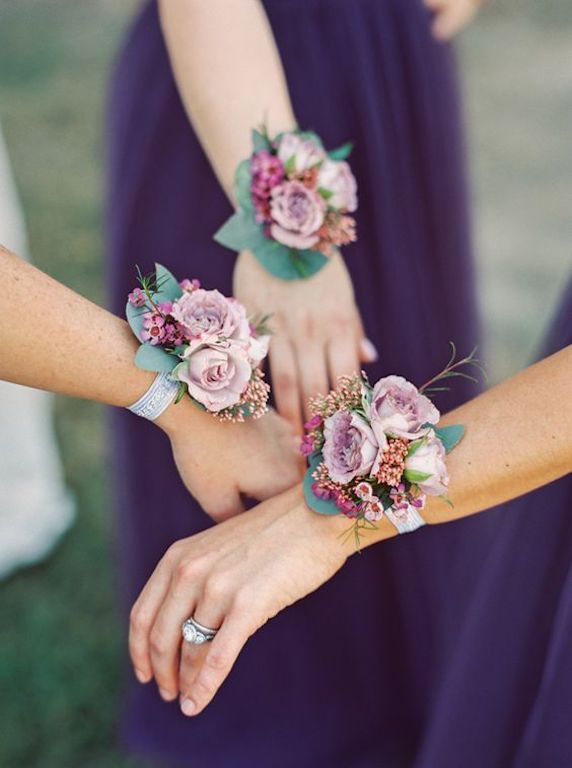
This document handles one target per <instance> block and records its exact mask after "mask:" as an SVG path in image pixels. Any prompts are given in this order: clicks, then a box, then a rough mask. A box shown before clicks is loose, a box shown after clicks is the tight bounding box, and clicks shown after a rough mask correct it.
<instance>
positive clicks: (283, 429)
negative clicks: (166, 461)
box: [156, 399, 303, 522]
mask: <svg viewBox="0 0 572 768" xmlns="http://www.w3.org/2000/svg"><path fill="white" fill-rule="evenodd" d="M156 423H157V424H158V426H160V427H161V428H162V429H163V430H164V431H165V432H166V433H167V435H168V436H169V439H170V441H171V446H172V449H173V457H174V459H175V464H176V465H177V469H178V470H179V474H180V475H181V479H182V481H183V482H184V484H185V486H186V487H187V488H188V490H189V491H190V492H191V493H192V494H193V496H194V497H195V498H196V499H197V501H198V502H199V504H200V505H201V506H202V508H203V509H204V510H205V512H206V513H207V515H210V517H212V518H213V520H215V521H216V522H220V521H221V520H226V519H227V518H228V517H231V516H233V515H236V514H238V513H240V512H242V511H243V510H244V507H243V504H242V501H241V497H240V495H241V494H246V495H247V496H251V497H252V498H255V499H258V500H259V501H262V500H264V499H268V498H270V497H272V496H275V495H276V494H277V493H281V492H282V491H285V490H286V489H287V488H291V487H292V486H293V485H294V484H295V483H297V482H298V481H299V480H300V477H301V474H302V471H303V464H302V461H301V457H300V453H299V450H298V442H299V441H298V439H297V438H296V437H295V435H294V432H293V431H292V428H291V427H290V426H289V424H288V423H287V422H286V421H285V420H284V419H282V418H280V416H278V414H276V413H275V412H273V411H270V412H269V413H267V414H266V415H265V416H263V417H262V418H261V419H247V420H246V421H245V422H244V423H242V424H232V423H230V422H219V421H217V420H216V419H215V418H214V417H213V416H212V415H211V414H208V413H205V412H204V411H201V410H200V409H199V408H197V407H196V406H195V405H193V403H191V402H190V401H189V400H187V399H185V400H183V401H181V402H180V403H178V404H177V405H171V406H170V407H169V408H168V409H167V411H166V412H165V413H164V414H163V416H161V418H160V419H158V420H157V422H156Z"/></svg>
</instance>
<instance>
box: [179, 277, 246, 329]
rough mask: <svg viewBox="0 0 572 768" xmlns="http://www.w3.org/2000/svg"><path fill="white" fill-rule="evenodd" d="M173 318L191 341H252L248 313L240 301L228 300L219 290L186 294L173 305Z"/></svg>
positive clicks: (186, 292)
mask: <svg viewBox="0 0 572 768" xmlns="http://www.w3.org/2000/svg"><path fill="white" fill-rule="evenodd" d="M171 315H172V316H173V317H174V318H175V320H176V321H177V322H178V323H179V324H180V325H181V326H182V327H183V328H184V329H185V331H186V332H187V333H188V335H189V336H190V337H191V338H195V339H200V338H205V337H208V336H224V337H225V338H227V339H242V340H248V339H249V338H250V326H249V324H248V319H247V317H246V310H245V309H244V307H243V306H242V304H240V303H239V302H238V301H236V300H235V299H227V298H226V296H223V295H222V293H220V292H219V291H206V290H204V288H197V289H195V290H193V291H192V292H189V291H185V292H184V293H183V295H182V296H181V297H180V298H179V299H177V300H176V301H174V302H173V307H172V309H171Z"/></svg>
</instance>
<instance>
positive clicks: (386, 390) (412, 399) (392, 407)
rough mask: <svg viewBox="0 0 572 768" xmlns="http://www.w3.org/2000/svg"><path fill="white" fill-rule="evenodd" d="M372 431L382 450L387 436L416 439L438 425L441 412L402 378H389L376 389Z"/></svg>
mask: <svg viewBox="0 0 572 768" xmlns="http://www.w3.org/2000/svg"><path fill="white" fill-rule="evenodd" d="M369 418H370V421H371V428H372V429H373V432H374V434H375V436H376V439H377V441H378V443H379V445H380V447H381V448H382V449H383V448H384V447H385V445H386V442H387V440H386V435H393V436H394V437H402V438H404V439H405V440H415V439H416V438H418V437H422V436H423V435H425V434H426V433H427V431H428V429H427V428H424V427H423V425H424V424H437V422H438V421H439V411H438V410H437V408H435V406H434V405H433V403H432V402H431V400H429V398H427V397H425V395H422V394H420V393H419V390H418V389H417V387H415V386H414V385H413V384H411V383H410V382H409V381H407V380H406V379H404V378H403V377H402V376H386V377H385V378H383V379H380V380H379V381H378V382H377V384H376V385H375V386H374V388H373V392H372V397H371V406H370V412H369Z"/></svg>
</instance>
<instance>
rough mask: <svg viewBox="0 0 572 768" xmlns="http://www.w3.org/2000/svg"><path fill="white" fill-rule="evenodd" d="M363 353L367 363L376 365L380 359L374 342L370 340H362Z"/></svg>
mask: <svg viewBox="0 0 572 768" xmlns="http://www.w3.org/2000/svg"><path fill="white" fill-rule="evenodd" d="M360 346H361V353H362V355H363V356H364V358H365V362H366V363H375V362H377V360H378V359H379V354H378V352H377V349H376V348H375V346H374V344H373V342H372V341H370V340H369V339H362V340H361V345H360Z"/></svg>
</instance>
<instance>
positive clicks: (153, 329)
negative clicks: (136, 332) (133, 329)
mask: <svg viewBox="0 0 572 768" xmlns="http://www.w3.org/2000/svg"><path fill="white" fill-rule="evenodd" d="M141 339H142V341H148V342H149V343H150V344H153V345H157V344H161V343H162V342H163V340H164V339H165V318H164V317H163V315H161V314H159V313H158V312H146V313H145V314H144V315H143V329H142V331H141Z"/></svg>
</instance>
